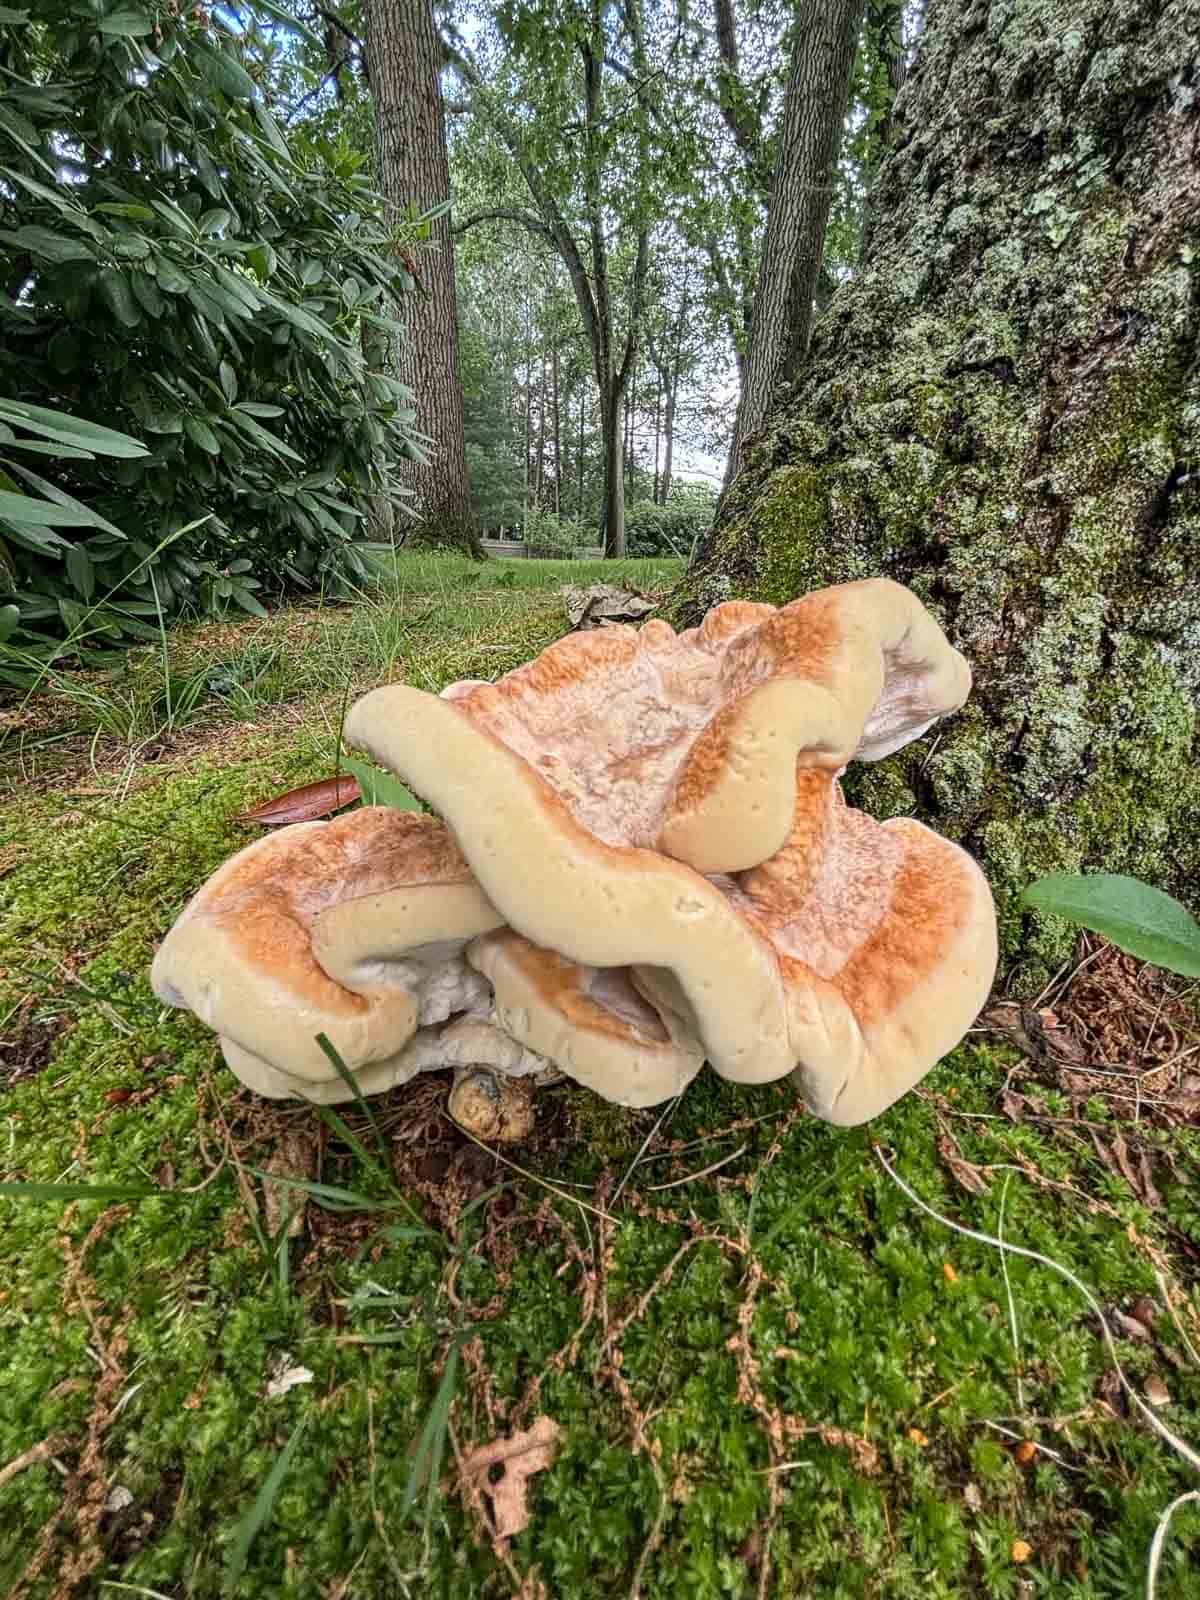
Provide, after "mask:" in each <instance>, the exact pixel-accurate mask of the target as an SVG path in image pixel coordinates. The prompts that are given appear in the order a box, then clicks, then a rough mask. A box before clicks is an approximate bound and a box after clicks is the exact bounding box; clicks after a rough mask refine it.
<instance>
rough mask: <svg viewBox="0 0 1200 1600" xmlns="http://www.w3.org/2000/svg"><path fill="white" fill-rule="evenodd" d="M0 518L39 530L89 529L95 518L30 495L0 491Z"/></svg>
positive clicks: (89, 514) (85, 512) (88, 513)
mask: <svg viewBox="0 0 1200 1600" xmlns="http://www.w3.org/2000/svg"><path fill="white" fill-rule="evenodd" d="M0 517H4V518H6V519H7V520H8V521H9V522H23V523H24V522H28V523H32V524H34V525H35V526H36V527H39V528H90V527H91V526H92V525H93V523H94V522H95V518H94V517H93V516H92V513H91V512H90V511H73V510H71V509H70V507H68V506H59V505H54V504H53V503H52V502H51V501H49V500H35V499H34V498H33V496H32V495H27V494H12V493H11V492H10V491H9V490H8V489H0Z"/></svg>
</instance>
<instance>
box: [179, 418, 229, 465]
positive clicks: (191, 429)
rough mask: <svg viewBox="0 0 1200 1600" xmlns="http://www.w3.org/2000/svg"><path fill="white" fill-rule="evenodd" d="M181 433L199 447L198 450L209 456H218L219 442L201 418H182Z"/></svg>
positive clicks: (219, 451) (219, 450)
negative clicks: (205, 452) (204, 451)
mask: <svg viewBox="0 0 1200 1600" xmlns="http://www.w3.org/2000/svg"><path fill="white" fill-rule="evenodd" d="M183 431H184V432H185V433H186V434H187V436H188V438H189V439H190V440H191V441H192V443H193V444H195V445H199V447H200V449H201V450H206V451H207V452H208V454H209V455H210V456H217V455H220V453H221V445H220V441H219V440H218V439H217V436H216V434H215V433H214V432H213V431H212V429H211V428H210V427H209V425H208V423H207V422H205V420H204V418H203V417H192V416H187V417H184V419H183Z"/></svg>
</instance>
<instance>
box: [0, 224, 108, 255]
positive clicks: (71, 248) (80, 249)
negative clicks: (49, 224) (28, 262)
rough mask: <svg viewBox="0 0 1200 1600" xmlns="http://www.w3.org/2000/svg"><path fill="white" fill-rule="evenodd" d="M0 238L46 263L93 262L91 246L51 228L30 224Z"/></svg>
mask: <svg viewBox="0 0 1200 1600" xmlns="http://www.w3.org/2000/svg"><path fill="white" fill-rule="evenodd" d="M0 238H6V239H11V240H12V241H13V243H14V244H16V245H19V246H20V248H21V249H23V250H31V251H32V252H33V254H34V255H35V256H41V257H42V258H43V259H44V260H46V261H94V260H95V253H94V251H93V250H92V248H91V246H90V245H87V244H85V243H84V242H83V240H82V239H75V238H70V237H68V236H67V235H66V234H62V233H55V232H54V231H53V229H51V228H42V227H38V226H35V225H33V224H30V225H28V226H26V227H24V228H16V229H14V230H13V231H12V232H11V233H7V232H6V233H4V234H0Z"/></svg>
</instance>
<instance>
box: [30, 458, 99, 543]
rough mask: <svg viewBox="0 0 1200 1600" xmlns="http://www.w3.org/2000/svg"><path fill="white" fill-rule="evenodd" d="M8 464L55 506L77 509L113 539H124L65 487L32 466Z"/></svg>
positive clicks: (71, 509) (69, 509) (70, 509)
mask: <svg viewBox="0 0 1200 1600" xmlns="http://www.w3.org/2000/svg"><path fill="white" fill-rule="evenodd" d="M10 465H11V466H12V469H13V471H14V472H15V473H16V474H17V476H18V477H20V478H23V479H24V480H25V482H26V483H27V484H28V485H29V486H30V488H32V489H36V490H37V492H38V493H39V494H42V495H44V496H45V497H46V499H47V500H52V501H53V502H54V504H55V505H56V506H64V507H65V508H66V509H67V510H68V511H77V512H79V514H80V515H81V516H85V517H86V518H87V519H88V522H89V523H90V524H91V525H92V526H93V527H97V528H103V530H104V531H105V533H108V534H111V535H112V537H113V538H114V539H122V540H123V539H124V537H125V535H124V534H123V533H122V532H121V530H120V528H115V527H114V526H113V525H112V523H111V522H106V521H105V519H104V518H103V517H102V516H101V515H100V514H99V512H97V511H94V510H93V509H92V508H91V506H85V505H84V504H83V503H82V501H80V500H76V498H75V496H74V495H70V494H68V493H67V492H66V490H65V489H60V488H59V487H58V485H57V484H56V483H50V482H49V481H48V480H47V479H45V478H43V477H41V476H40V475H39V474H38V473H36V472H34V471H33V470H32V468H30V467H25V466H22V465H21V464H20V462H17V461H13V462H11V463H10Z"/></svg>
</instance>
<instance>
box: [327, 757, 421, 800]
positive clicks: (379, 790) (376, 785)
mask: <svg viewBox="0 0 1200 1600" xmlns="http://www.w3.org/2000/svg"><path fill="white" fill-rule="evenodd" d="M341 764H342V766H343V767H345V769H346V771H347V772H349V773H351V774H353V776H354V777H356V778H357V779H358V786H359V788H360V789H361V790H362V803H363V805H364V806H391V807H392V809H393V810H394V811H420V810H421V802H420V801H419V800H418V799H417V797H416V795H414V794H413V793H412V792H411V790H408V789H406V788H405V787H404V785H403V784H402V783H401V782H400V779H399V778H397V777H394V776H393V774H392V773H390V772H384V771H383V770H382V769H381V768H379V767H374V766H372V765H371V763H370V762H369V761H362V760H359V759H358V758H357V757H355V756H346V755H344V756H342V758H341Z"/></svg>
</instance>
